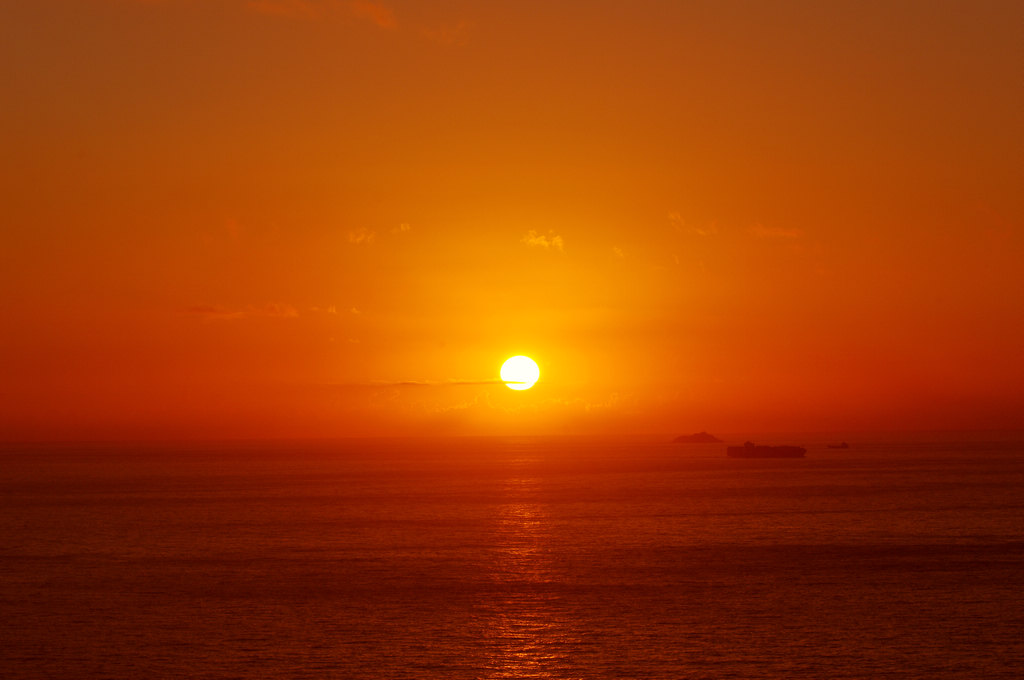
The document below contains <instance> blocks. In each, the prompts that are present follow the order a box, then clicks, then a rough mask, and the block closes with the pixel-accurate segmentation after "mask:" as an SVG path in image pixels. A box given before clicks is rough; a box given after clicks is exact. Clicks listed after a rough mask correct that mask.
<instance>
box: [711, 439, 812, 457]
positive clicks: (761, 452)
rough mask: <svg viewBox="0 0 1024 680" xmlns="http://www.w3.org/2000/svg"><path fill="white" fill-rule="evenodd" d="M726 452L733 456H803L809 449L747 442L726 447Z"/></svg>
mask: <svg viewBox="0 0 1024 680" xmlns="http://www.w3.org/2000/svg"><path fill="white" fill-rule="evenodd" d="M725 453H726V455H728V456H731V457H732V458H803V457H804V454H805V453H807V449H805V448H804V447H802V446H756V445H755V444H754V443H753V442H746V443H745V444H744V445H743V446H729V447H726V449H725Z"/></svg>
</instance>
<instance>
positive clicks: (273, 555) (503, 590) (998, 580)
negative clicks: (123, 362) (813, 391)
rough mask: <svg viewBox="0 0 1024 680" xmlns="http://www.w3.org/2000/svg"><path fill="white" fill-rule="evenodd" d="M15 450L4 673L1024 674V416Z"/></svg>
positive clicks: (2, 512)
mask: <svg viewBox="0 0 1024 680" xmlns="http://www.w3.org/2000/svg"><path fill="white" fill-rule="evenodd" d="M748 437H749V438H754V437H756V439H755V440H756V441H757V442H758V443H767V444H771V443H777V444H802V445H804V446H806V447H807V456H806V457H805V458H802V459H734V458H728V457H726V455H725V445H724V444H688V445H684V444H673V443H672V442H671V437H621V438H607V437H606V438H595V437H591V438H584V437H504V438H498V437H495V438H484V437H481V438H472V437H465V438H450V439H445V438H433V439H399V438H395V439H350V440H337V441H271V442H188V443H158V444H154V443H116V444H109V443H108V444H104V443H61V444H39V443H33V444H3V445H0V677H2V678H5V679H7V680H15V679H22V678H208V679H211V680H214V679H215V680H224V679H227V678H345V679H362V678H365V679H374V680H376V679H380V680H401V679H405V678H408V679H414V678H444V679H455V680H458V679H485V678H487V679H491V678H494V679H497V678H559V679H580V680H585V679H586V680H590V679H604V678H609V679H610V678H615V679H617V680H620V679H633V678H656V679H675V678H708V679H717V678H739V679H745V680H752V679H759V678H815V679H824V678H900V679H908V680H909V679H915V680H916V679H928V680H935V679H942V678H963V679H971V680H976V679H982V678H984V679H999V678H1006V679H1008V680H1009V679H1011V678H1012V679H1015V680H1016V679H1019V678H1021V677H1024V433H1019V432H1018V433H969V434H964V433H959V434H958V433H931V434H929V433H915V434H910V435H886V434H880V435H871V436H866V435H865V436H861V437H857V436H853V435H847V436H846V437H845V438H846V439H847V441H848V442H849V444H850V448H848V449H833V448H829V447H828V446H827V444H829V443H835V442H836V441H837V440H838V438H839V435H788V436H782V435H735V436H729V437H723V438H726V439H728V440H729V441H730V443H742V441H743V439H746V438H748Z"/></svg>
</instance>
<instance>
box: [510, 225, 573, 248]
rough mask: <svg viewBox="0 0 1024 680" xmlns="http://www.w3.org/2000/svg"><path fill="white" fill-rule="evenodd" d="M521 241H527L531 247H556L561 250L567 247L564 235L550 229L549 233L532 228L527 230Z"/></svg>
mask: <svg viewBox="0 0 1024 680" xmlns="http://www.w3.org/2000/svg"><path fill="white" fill-rule="evenodd" d="M519 242H520V243H525V244H526V245H528V246H530V247H531V248H543V249H545V250H549V249H552V248H553V249H555V250H557V251H559V252H561V251H563V250H564V249H565V242H564V241H563V240H562V237H561V236H559V235H558V234H556V233H555V232H553V231H549V232H548V233H547V235H544V234H538V233H537V232H536V231H535V230H533V229H531V230H530V231H528V232H526V236H523V238H521V239H520V240H519Z"/></svg>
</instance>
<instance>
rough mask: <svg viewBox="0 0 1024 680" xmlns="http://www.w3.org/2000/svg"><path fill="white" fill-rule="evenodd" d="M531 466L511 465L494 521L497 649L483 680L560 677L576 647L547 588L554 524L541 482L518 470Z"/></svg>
mask: <svg viewBox="0 0 1024 680" xmlns="http://www.w3.org/2000/svg"><path fill="white" fill-rule="evenodd" d="M524 453H525V452H524ZM534 462H535V461H534V460H532V459H531V457H530V456H529V454H525V455H523V456H521V457H514V458H513V459H511V460H510V461H509V464H510V467H512V469H511V470H510V476H509V477H508V479H507V481H506V482H505V485H504V489H503V495H504V499H503V500H504V503H503V504H502V505H501V506H500V510H499V512H498V515H497V517H496V526H495V531H496V536H495V539H496V551H497V556H496V560H495V563H496V564H495V568H494V574H493V577H494V580H495V582H496V583H497V584H498V585H499V587H501V589H502V592H503V593H504V595H503V596H501V597H496V598H495V600H494V601H493V602H492V603H490V604H489V606H488V608H489V609H491V611H490V620H489V624H488V628H489V629H490V631H491V632H490V635H491V636H492V639H493V640H495V641H497V642H498V645H497V647H496V654H495V656H494V657H493V658H491V659H489V662H488V664H487V674H486V675H485V676H484V677H485V678H489V679H493V680H498V679H499V678H520V679H523V678H534V679H543V678H555V677H563V675H562V672H563V671H564V669H565V668H567V667H569V666H571V663H572V660H571V659H570V658H568V654H567V653H566V650H569V649H572V648H573V646H574V645H577V644H579V642H580V636H579V634H578V631H576V630H575V626H574V625H573V624H572V622H571V621H570V620H569V619H568V617H567V616H566V612H565V603H563V602H561V601H560V600H561V596H560V595H559V590H558V589H557V588H553V587H551V584H553V583H554V582H555V581H557V580H558V573H557V570H556V569H555V565H554V563H553V561H552V559H551V555H552V552H553V550H554V546H552V545H551V544H550V543H551V538H552V533H551V526H550V521H551V519H552V518H551V517H550V514H549V512H548V510H547V509H546V506H545V504H544V503H543V502H542V498H541V496H542V488H543V483H544V482H543V480H542V479H540V478H537V477H535V476H533V475H530V474H528V471H527V470H523V469H522V468H523V467H527V466H529V465H530V464H531V463H534ZM524 472H526V473H527V474H522V473H524Z"/></svg>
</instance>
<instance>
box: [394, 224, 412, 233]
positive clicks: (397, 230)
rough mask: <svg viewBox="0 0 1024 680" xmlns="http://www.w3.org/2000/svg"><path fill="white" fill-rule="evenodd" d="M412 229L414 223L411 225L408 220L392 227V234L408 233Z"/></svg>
mask: <svg viewBox="0 0 1024 680" xmlns="http://www.w3.org/2000/svg"><path fill="white" fill-rule="evenodd" d="M410 231H412V225H410V224H409V223H408V222H402V223H401V224H399V225H398V226H397V227H395V228H394V229H392V230H391V233H392V234H406V233H408V232H410Z"/></svg>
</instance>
